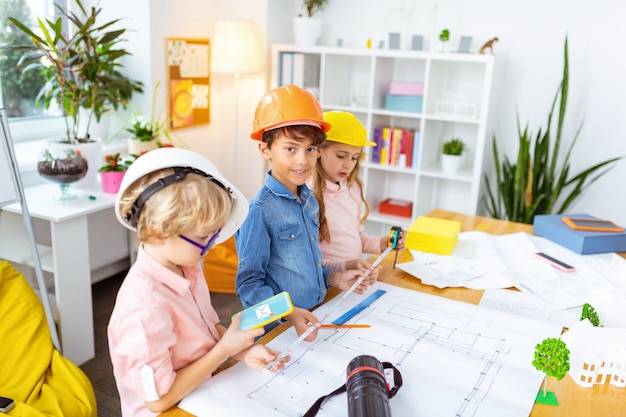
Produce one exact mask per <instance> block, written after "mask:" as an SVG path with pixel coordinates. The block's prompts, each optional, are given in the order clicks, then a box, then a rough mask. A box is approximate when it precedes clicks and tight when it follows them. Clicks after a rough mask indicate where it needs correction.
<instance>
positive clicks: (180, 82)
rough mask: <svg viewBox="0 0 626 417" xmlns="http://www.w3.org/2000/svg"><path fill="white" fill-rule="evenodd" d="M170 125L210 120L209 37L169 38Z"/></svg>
mask: <svg viewBox="0 0 626 417" xmlns="http://www.w3.org/2000/svg"><path fill="white" fill-rule="evenodd" d="M166 49H167V51H166V57H167V77H168V83H167V85H168V96H169V98H168V102H169V106H168V110H169V112H168V113H169V120H170V123H169V125H170V126H169V128H170V129H181V128H185V127H192V126H197V125H203V124H209V122H210V114H211V113H210V111H211V108H210V104H209V103H210V102H211V100H210V71H209V63H210V53H211V44H210V41H209V39H191V38H168V39H167V40H166Z"/></svg>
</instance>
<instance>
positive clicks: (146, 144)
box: [122, 81, 172, 154]
mask: <svg viewBox="0 0 626 417" xmlns="http://www.w3.org/2000/svg"><path fill="white" fill-rule="evenodd" d="M159 85H160V81H157V83H156V84H155V85H154V90H153V92H152V110H151V112H150V118H149V119H148V118H146V117H145V116H144V115H143V114H141V112H139V111H137V113H136V114H135V115H134V116H132V117H131V118H130V119H129V120H128V121H127V123H126V124H125V125H124V126H122V129H124V130H125V131H126V132H128V133H130V138H129V141H128V151H129V152H130V153H131V154H139V153H141V152H142V151H149V150H152V149H155V148H157V147H159V145H160V141H159V138H160V137H161V135H163V136H165V138H167V140H168V141H169V142H171V141H172V134H171V133H170V131H169V129H168V128H167V125H168V123H169V119H168V118H163V117H162V115H163V106H162V107H161V108H160V109H159V110H158V111H157V110H156V97H157V90H158V88H159Z"/></svg>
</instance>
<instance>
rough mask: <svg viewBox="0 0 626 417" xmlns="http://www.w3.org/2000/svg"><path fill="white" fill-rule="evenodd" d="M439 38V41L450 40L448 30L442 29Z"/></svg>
mask: <svg viewBox="0 0 626 417" xmlns="http://www.w3.org/2000/svg"><path fill="white" fill-rule="evenodd" d="M439 40H440V41H441V42H448V41H449V40H450V31H449V30H448V29H444V30H442V31H441V33H440V34H439Z"/></svg>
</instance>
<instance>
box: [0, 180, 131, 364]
mask: <svg viewBox="0 0 626 417" xmlns="http://www.w3.org/2000/svg"><path fill="white" fill-rule="evenodd" d="M24 192H25V195H26V202H27V205H28V211H29V213H30V217H31V222H32V224H33V229H34V231H35V237H36V240H37V246H38V249H39V254H40V258H41V264H42V269H43V270H44V272H45V273H47V274H48V275H49V274H52V276H53V280H54V293H55V298H54V300H51V305H52V308H53V309H55V316H56V317H55V319H56V322H57V325H58V327H59V336H60V339H61V346H62V350H63V355H64V356H66V357H67V358H69V359H70V360H71V361H72V362H74V363H75V364H77V365H81V364H83V363H85V362H86V361H88V360H90V359H92V358H93V357H94V356H95V351H94V337H93V311H92V304H91V301H92V300H91V284H92V283H93V282H95V281H98V280H100V279H103V278H105V277H108V276H111V275H113V274H115V273H117V272H120V271H123V270H124V269H125V268H127V267H128V265H129V254H130V250H129V241H128V233H127V230H126V229H124V228H123V227H122V225H120V224H119V222H118V221H117V219H116V218H115V212H114V211H113V205H114V201H115V195H114V194H107V193H104V192H102V188H101V185H100V183H96V184H93V185H91V186H85V187H75V186H70V193H72V194H76V195H77V196H78V198H77V199H75V200H71V201H66V202H62V201H57V200H55V199H54V196H55V195H58V194H59V192H60V189H59V187H58V185H56V184H52V183H47V184H44V185H38V186H35V187H29V188H26V189H25V190H24ZM89 196H93V197H95V199H89ZM0 258H2V259H6V260H8V261H9V262H13V263H16V264H21V265H24V266H27V267H32V266H33V262H32V254H31V250H30V246H29V242H28V235H27V233H26V229H25V227H24V221H23V218H22V210H21V205H20V204H19V203H15V204H11V205H7V206H5V207H3V208H2V213H0ZM46 278H47V277H46ZM46 281H47V279H46Z"/></svg>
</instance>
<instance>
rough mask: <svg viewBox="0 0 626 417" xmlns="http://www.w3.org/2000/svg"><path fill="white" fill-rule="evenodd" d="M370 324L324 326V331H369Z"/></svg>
mask: <svg viewBox="0 0 626 417" xmlns="http://www.w3.org/2000/svg"><path fill="white" fill-rule="evenodd" d="M369 327H372V326H371V325H369V324H322V326H321V328H322V329H367V328H369Z"/></svg>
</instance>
